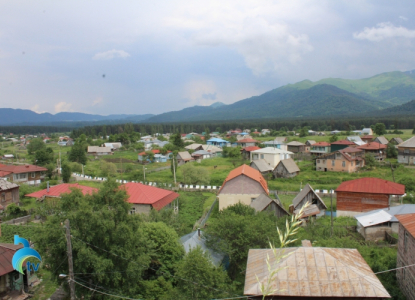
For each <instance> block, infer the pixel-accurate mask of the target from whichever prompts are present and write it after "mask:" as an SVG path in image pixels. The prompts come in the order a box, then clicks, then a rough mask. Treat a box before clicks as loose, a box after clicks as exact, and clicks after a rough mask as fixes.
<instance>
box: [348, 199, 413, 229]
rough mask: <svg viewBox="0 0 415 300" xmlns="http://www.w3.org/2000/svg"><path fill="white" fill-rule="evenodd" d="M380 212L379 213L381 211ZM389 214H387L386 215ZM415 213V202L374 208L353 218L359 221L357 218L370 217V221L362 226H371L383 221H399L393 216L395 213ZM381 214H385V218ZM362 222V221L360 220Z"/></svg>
mask: <svg viewBox="0 0 415 300" xmlns="http://www.w3.org/2000/svg"><path fill="white" fill-rule="evenodd" d="M381 211H382V213H379V212H381ZM385 213H386V214H387V215H389V216H387V215H386V214H385ZM414 213H415V204H403V205H398V206H392V207H389V208H382V209H375V210H371V211H368V212H365V213H362V214H359V215H356V216H355V218H356V219H357V220H358V221H360V220H359V219H362V220H363V219H365V220H367V219H371V221H372V222H367V225H366V226H365V224H363V226H364V227H368V226H373V225H376V224H381V223H384V222H395V223H397V222H399V221H398V219H397V218H396V217H395V216H396V215H406V214H414ZM383 216H387V218H386V219H384V218H383ZM360 223H362V222H360Z"/></svg>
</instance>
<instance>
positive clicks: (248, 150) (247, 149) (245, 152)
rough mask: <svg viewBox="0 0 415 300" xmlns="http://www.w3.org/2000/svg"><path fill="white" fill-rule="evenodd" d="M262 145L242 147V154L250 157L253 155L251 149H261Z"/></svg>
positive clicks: (247, 157) (246, 157)
mask: <svg viewBox="0 0 415 300" xmlns="http://www.w3.org/2000/svg"><path fill="white" fill-rule="evenodd" d="M259 149H261V148H260V147H257V146H249V147H245V148H242V149H241V154H242V156H243V157H244V158H245V159H249V158H250V157H251V151H255V150H259Z"/></svg>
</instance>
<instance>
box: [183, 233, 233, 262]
mask: <svg viewBox="0 0 415 300" xmlns="http://www.w3.org/2000/svg"><path fill="white" fill-rule="evenodd" d="M180 243H181V244H182V245H183V248H184V251H185V252H186V253H189V252H190V251H191V250H192V249H195V248H196V247H200V248H201V249H202V250H203V252H207V253H208V254H209V258H210V261H211V263H212V264H213V265H214V266H216V267H219V266H221V265H222V266H226V264H228V261H229V258H228V257H227V256H226V255H225V254H223V253H221V252H217V251H214V250H212V249H211V248H209V247H208V246H206V238H205V237H204V234H203V231H202V230H200V229H198V230H196V231H193V232H191V233H189V234H186V235H184V236H182V237H181V238H180Z"/></svg>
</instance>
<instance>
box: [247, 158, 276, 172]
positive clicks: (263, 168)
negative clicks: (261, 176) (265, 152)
mask: <svg viewBox="0 0 415 300" xmlns="http://www.w3.org/2000/svg"><path fill="white" fill-rule="evenodd" d="M252 165H255V166H256V167H257V168H258V171H259V172H261V173H262V172H271V171H272V170H273V169H272V167H271V166H270V165H269V164H268V163H267V161H266V160H265V159H257V160H253V161H251V167H252Z"/></svg>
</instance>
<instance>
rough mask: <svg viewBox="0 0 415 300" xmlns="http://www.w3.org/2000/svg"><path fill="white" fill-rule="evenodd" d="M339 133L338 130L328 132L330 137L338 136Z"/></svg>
mask: <svg viewBox="0 0 415 300" xmlns="http://www.w3.org/2000/svg"><path fill="white" fill-rule="evenodd" d="M339 133H341V131H339V130H333V131H330V134H331V135H335V134H339Z"/></svg>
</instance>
